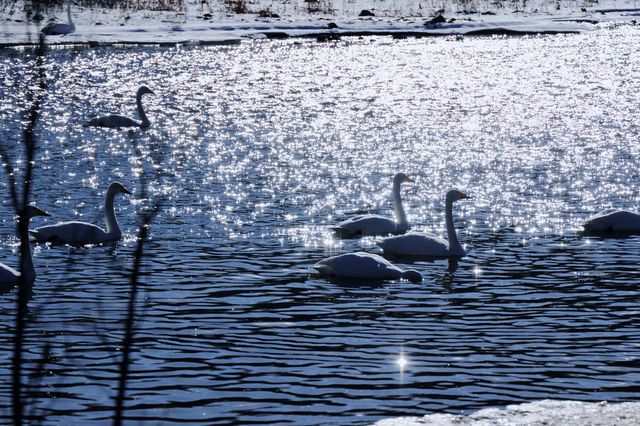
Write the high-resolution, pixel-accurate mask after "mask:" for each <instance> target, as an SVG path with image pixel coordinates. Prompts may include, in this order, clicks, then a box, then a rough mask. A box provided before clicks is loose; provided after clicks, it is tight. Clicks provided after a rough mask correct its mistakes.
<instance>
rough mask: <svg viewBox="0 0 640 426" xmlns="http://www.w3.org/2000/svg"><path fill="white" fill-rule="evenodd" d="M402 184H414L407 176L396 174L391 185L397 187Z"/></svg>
mask: <svg viewBox="0 0 640 426" xmlns="http://www.w3.org/2000/svg"><path fill="white" fill-rule="evenodd" d="M402 182H415V181H414V180H413V179H411V178H410V177H409V176H407V175H405V174H404V173H396V175H395V176H394V177H393V183H394V184H395V185H399V184H401V183H402Z"/></svg>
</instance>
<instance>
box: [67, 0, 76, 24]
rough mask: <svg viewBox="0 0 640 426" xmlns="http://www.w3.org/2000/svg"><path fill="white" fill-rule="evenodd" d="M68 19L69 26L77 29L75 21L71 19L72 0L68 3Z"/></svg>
mask: <svg viewBox="0 0 640 426" xmlns="http://www.w3.org/2000/svg"><path fill="white" fill-rule="evenodd" d="M67 20H68V21H69V26H70V27H72V28H73V29H75V28H76V26H75V25H74V24H73V21H72V20H71V1H69V2H68V3H67Z"/></svg>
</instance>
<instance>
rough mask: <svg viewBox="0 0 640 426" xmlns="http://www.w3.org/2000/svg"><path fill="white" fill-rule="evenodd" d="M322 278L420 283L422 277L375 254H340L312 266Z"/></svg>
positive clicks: (412, 270)
mask: <svg viewBox="0 0 640 426" xmlns="http://www.w3.org/2000/svg"><path fill="white" fill-rule="evenodd" d="M313 267H314V268H315V269H317V270H318V273H319V274H320V275H322V276H329V277H336V278H352V279H353V278H361V279H371V280H397V279H400V278H404V279H407V280H409V281H412V282H420V281H422V275H420V273H419V272H418V271H416V270H414V269H407V270H406V271H402V269H400V268H398V267H397V266H395V265H393V264H392V263H391V262H389V261H388V260H387V259H385V258H384V257H382V256H379V255H377V254H372V253H365V252H358V253H349V254H342V255H340V256H333V257H329V258H327V259H324V260H321V261H320V262H318V263H316V264H315V265H314V266H313Z"/></svg>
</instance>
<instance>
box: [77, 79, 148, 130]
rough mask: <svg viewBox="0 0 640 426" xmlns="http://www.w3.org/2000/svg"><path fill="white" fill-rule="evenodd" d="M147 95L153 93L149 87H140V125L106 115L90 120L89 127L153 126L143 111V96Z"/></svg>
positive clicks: (138, 94)
mask: <svg viewBox="0 0 640 426" xmlns="http://www.w3.org/2000/svg"><path fill="white" fill-rule="evenodd" d="M145 93H153V92H152V91H151V89H149V88H148V87H147V86H140V88H139V89H138V93H137V94H136V105H137V106H138V115H139V116H140V118H141V119H142V121H141V122H140V123H138V122H137V121H135V120H133V119H131V118H129V117H123V116H122V115H115V114H112V115H106V116H104V117H96V118H92V119H91V120H89V122H88V123H87V126H95V127H110V128H118V127H140V128H145V127H149V126H150V125H151V122H150V121H149V119H147V115H146V114H145V113H144V109H142V95H144V94H145Z"/></svg>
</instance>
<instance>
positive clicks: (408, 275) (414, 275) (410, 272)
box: [402, 269, 422, 283]
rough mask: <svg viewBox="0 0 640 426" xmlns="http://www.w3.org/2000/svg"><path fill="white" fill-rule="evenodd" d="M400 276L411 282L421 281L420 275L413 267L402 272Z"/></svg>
mask: <svg viewBox="0 0 640 426" xmlns="http://www.w3.org/2000/svg"><path fill="white" fill-rule="evenodd" d="M402 278H404V279H407V280H409V281H411V282H412V283H419V282H421V281H422V275H421V274H420V272H418V271H416V270H415V269H407V270H406V271H404V272H403V273H402Z"/></svg>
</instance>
